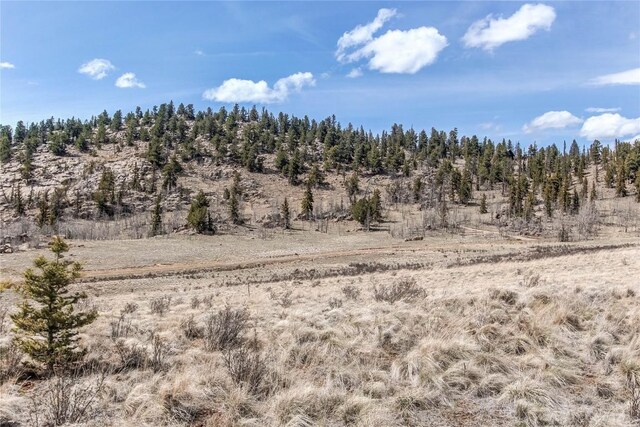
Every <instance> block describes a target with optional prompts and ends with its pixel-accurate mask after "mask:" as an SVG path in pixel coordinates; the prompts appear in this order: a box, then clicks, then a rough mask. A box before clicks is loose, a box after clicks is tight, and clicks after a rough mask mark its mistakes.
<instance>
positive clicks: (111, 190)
mask: <svg viewBox="0 0 640 427" xmlns="http://www.w3.org/2000/svg"><path fill="white" fill-rule="evenodd" d="M115 186H116V179H115V175H114V174H113V171H112V170H111V169H109V168H104V169H103V170H102V175H101V176H100V182H99V183H98V190H97V191H96V192H95V193H93V200H94V201H95V202H96V204H97V205H98V213H99V214H100V215H102V214H104V215H107V216H113V214H114V211H113V204H114V203H115V202H116V195H115Z"/></svg>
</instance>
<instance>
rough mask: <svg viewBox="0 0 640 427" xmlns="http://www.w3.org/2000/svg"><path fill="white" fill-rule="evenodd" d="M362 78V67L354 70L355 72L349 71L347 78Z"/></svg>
mask: <svg viewBox="0 0 640 427" xmlns="http://www.w3.org/2000/svg"><path fill="white" fill-rule="evenodd" d="M361 76H362V70H361V69H360V67H358V68H354V69H353V70H351V71H349V74H347V77H348V78H350V79H355V78H358V77H361Z"/></svg>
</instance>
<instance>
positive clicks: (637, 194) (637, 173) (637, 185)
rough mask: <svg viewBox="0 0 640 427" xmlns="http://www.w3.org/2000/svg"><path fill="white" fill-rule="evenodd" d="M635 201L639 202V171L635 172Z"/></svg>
mask: <svg viewBox="0 0 640 427" xmlns="http://www.w3.org/2000/svg"><path fill="white" fill-rule="evenodd" d="M635 187H636V202H638V203H640V171H638V172H636V181H635Z"/></svg>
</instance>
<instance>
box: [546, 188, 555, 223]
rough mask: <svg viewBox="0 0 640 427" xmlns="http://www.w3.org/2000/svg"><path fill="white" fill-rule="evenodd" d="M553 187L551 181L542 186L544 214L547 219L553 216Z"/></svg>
mask: <svg viewBox="0 0 640 427" xmlns="http://www.w3.org/2000/svg"><path fill="white" fill-rule="evenodd" d="M553 200H554V197H553V187H552V184H551V181H547V183H546V184H545V186H544V212H545V214H546V215H547V218H551V217H552V216H553Z"/></svg>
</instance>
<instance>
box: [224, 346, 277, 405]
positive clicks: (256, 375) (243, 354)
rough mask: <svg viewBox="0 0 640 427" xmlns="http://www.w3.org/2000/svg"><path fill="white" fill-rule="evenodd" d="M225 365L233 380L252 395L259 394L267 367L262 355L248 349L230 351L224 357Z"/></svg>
mask: <svg viewBox="0 0 640 427" xmlns="http://www.w3.org/2000/svg"><path fill="white" fill-rule="evenodd" d="M224 364H225V366H226V367H227V372H229V376H230V377H231V379H232V380H233V381H234V382H235V383H236V384H238V385H242V386H244V387H245V388H246V390H247V391H248V392H249V393H251V394H254V395H255V394H259V393H260V391H261V385H262V382H263V379H264V377H265V374H266V373H267V366H266V364H265V362H264V359H262V358H261V357H260V354H259V353H257V352H255V351H252V350H250V349H248V348H246V347H242V348H239V349H237V350H229V351H228V352H227V353H226V354H225V357H224Z"/></svg>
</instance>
